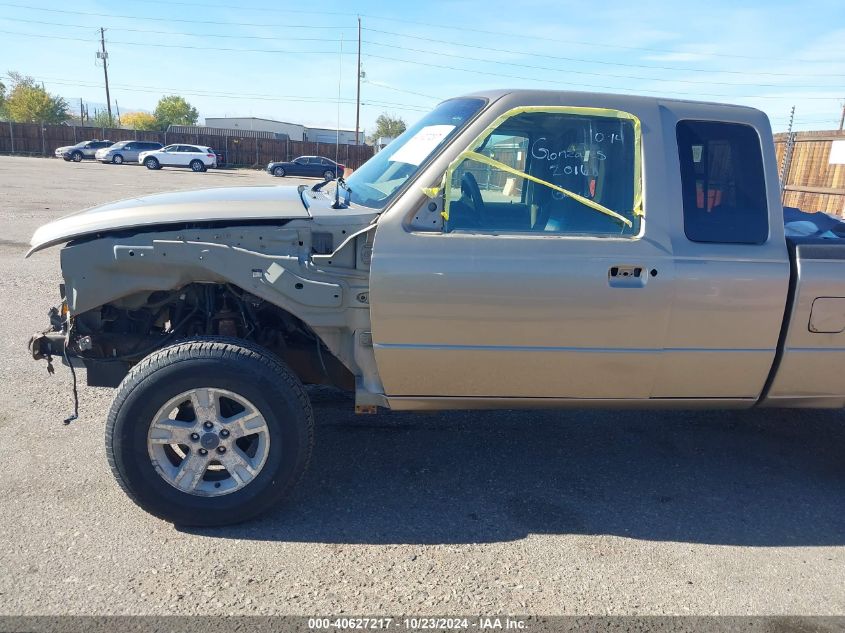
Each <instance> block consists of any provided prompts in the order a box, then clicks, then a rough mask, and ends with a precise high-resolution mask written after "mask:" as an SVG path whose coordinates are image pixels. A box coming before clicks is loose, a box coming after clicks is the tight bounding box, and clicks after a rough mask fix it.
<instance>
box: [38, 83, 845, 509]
mask: <svg viewBox="0 0 845 633" xmlns="http://www.w3.org/2000/svg"><path fill="white" fill-rule="evenodd" d="M788 212H789V213H790V217H789V218H787V221H786V222H785V219H784V209H783V207H782V206H781V201H780V193H779V182H778V169H777V165H776V160H775V152H774V146H773V143H772V133H771V129H770V127H769V122H768V120H767V118H766V116H765V115H764V114H763V113H761V112H759V111H757V110H754V109H751V108H746V107H738V106H731V105H720V104H713V103H695V102H691V101H672V100H665V99H657V98H644V97H632V96H622V95H603V94H591V93H577V92H547V91H494V92H484V93H478V94H473V95H469V96H466V97H460V98H457V99H451V100H448V101H444V102H443V103H441V104H440V105H439V106H437V108H435V109H434V110H433V111H432V112H431V113H430V114H428V115H426V116H425V117H423V118H422V120H420V121H419V122H418V123H416V124H415V125H414V126H412V127H411V128H410V129H408V131H407V132H405V133H404V134H403V135H402V136H400V137H399V138H398V139H396V140H395V141H394V142H393V143H391V144H390V145H389V146H388V147H387V148H386V149H384V150H383V151H381V152H379V153H378V154H376V156H375V157H374V158H372V159H371V160H370V161H368V162H367V163H366V164H365V165H364V166H362V167H361V168H359V169H358V170H356V171H355V173H354V174H353V175H352V176H351V177H349V178H348V179H347V180H346V181H344V180H342V179H340V180H336V181H334V182H332V181H326V182H325V183H321V184H318V185H315V186H314V187H305V186H300V187H298V188H297V187H276V186H268V187H244V188H229V189H213V190H206V191H196V192H187V193H168V194H161V195H153V196H148V197H145V198H139V199H131V200H124V201H122V202H116V203H113V204H109V205H106V206H103V207H98V208H94V209H89V210H86V211H82V212H80V213H77V214H75V215H71V216H68V217H65V218H62V219H60V220H57V221H55V222H53V223H51V224H48V225H46V226H43V227H41V228H39V229H38V231H37V232H36V233H35V235H34V236H33V238H32V251H31V252H35V251H39V250H41V249H43V248H46V247H48V246H52V245H57V244H65V246H64V247H63V248H62V251H61V265H62V272H63V275H64V281H65V283H64V284H63V286H62V290H61V292H62V304H61V307H59V308H55V309H54V310H53V311H52V313H51V314H52V318H51V321H52V328H51V329H50V330H48V331H47V332H45V333H43V334H39V335H37V336H35V337H33V339H32V341H31V344H30V347H31V351H32V353H33V355H34V356H35V357H36V358H47V359H48V360H50V359H52V358H53V357H56V358H59V357H61V358H62V359H63V360H64V362H65V364H69V365H70V366H71V367H84V368H85V369H86V373H87V380H88V383H89V384H92V385H106V386H113V387H117V388H118V389H117V392H116V396H115V399H114V403H113V405H112V407H111V411H110V413H109V416H108V423H107V429H106V441H107V448H108V454H109V461H110V463H111V465H112V468H113V471H114V474H115V475H116V477H117V480H118V481H119V482H120V484H121V485H122V486H123V488H124V489H125V490H126V491H127V493H129V495H130V496H131V497H132V498H133V499H134V500H135V501H136V502H137V503H138V505H140V506H141V507H143V508H144V509H146V510H148V511H149V512H151V513H153V514H155V515H157V516H159V517H162V518H165V519H168V520H171V521H174V522H177V523H181V524H194V525H219V524H225V523H232V522H237V521H241V520H245V519H248V518H250V517H253V516H255V515H257V514H259V513H260V512H262V511H264V510H265V509H267V508H268V507H270V506H271V505H273V504H274V503H275V502H277V501H278V500H279V499H281V498H282V497H284V496H285V495H286V494H287V493H288V492H289V491H290V490H291V488H292V487H293V486H294V485H295V484H296V482H297V481H298V480H299V478H300V477H301V475H302V473H303V471H304V469H305V467H306V465H307V463H308V460H309V456H310V453H311V445H312V437H313V432H312V427H313V417H312V411H311V407H310V404H309V401H308V395H307V392H306V391H305V390H304V389H303V383H306V384H307V383H311V384H314V383H324V384H331V385H336V386H338V387H340V388H343V389H346V390H348V391H350V392H353V393H354V395H355V406H356V409H357V410H358V411H359V412H367V413H371V412H376V411H377V409H378V408H379V407H383V408H390V409H398V410H422V409H425V410H433V409H452V408H515V407H520V408H531V407H655V408H656V407H664V408H665V407H677V408H688V407H712V408H724V407H732V408H749V407H842V406H843V404H845V380H843V378H842V376H843V372H845V240H842V239H840V237H842V236H845V228H843V225H842V224H841V223H840V222H839V221H838V220H836V219H835V218H831V217H829V216H823V215H821V214H818V215H817V214H812V215H811V214H802V213H800V212H798V211H796V210H788ZM785 225H787V226H785Z"/></svg>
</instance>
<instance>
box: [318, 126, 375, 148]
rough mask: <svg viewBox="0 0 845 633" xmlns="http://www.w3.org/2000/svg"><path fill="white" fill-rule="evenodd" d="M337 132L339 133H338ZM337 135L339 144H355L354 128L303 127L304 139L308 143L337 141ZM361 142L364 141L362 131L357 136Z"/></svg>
mask: <svg viewBox="0 0 845 633" xmlns="http://www.w3.org/2000/svg"><path fill="white" fill-rule="evenodd" d="M338 132H340V134H339V135H338ZM338 137H339V140H340V144H341V145H355V130H337V129H335V128H322V127H307V128H305V140H306V141H309V142H310V143H337V142H338ZM358 140H359V142H360V143H361V144H363V143H364V134H363V132H362V133H361V134H360V135H359V136H358Z"/></svg>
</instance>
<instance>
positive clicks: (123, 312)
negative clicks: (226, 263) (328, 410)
mask: <svg viewBox="0 0 845 633" xmlns="http://www.w3.org/2000/svg"><path fill="white" fill-rule="evenodd" d="M145 295H146V296H144V297H139V296H137V295H135V296H130V297H126V298H123V299H121V300H119V301H115V302H113V303H108V304H106V305H103V306H101V307H99V308H95V309H93V310H88V311H87V312H84V313H82V314H78V315H76V316H74V317H73V318H72V319H67V320H66V319H65V318H63V316H62V313H65V314H66V311H67V307H66V304H64V305H63V307H62V309H61V310H60V309H58V308H53V309H52V310H51V312H50V317H51V319H50V320H51V323H52V325H53V332H48V333H45V334H44V335H42V336H41V337H35V338H34V339H33V348H32V351H33V354H34V355H36V356H37V355H40V356H42V357H48V356H53V355H65V356H69V357H74V358H78V359H79V360H81V361H82V363H83V364H84V366H85V367H86V368H87V376H88V384H89V385H92V386H102V387H115V386H117V385H118V384H119V383H120V381H121V380H122V379H123V377H124V376H125V375H126V373H127V372H128V371H129V368H130V367H131V366H132V365H134V364H135V363H137V362H138V361H140V360H141V359H142V358H144V357H145V356H146V355H148V354H149V353H151V352H152V351H154V350H157V349H159V348H161V347H163V346H164V345H167V344H168V343H169V342H170V341H171V340H172V341H177V340H179V339H184V338H188V337H192V336H221V337H226V338H239V339H244V340H248V341H253V342H255V343H256V344H258V345H261V346H262V347H265V348H267V349H268V350H271V351H272V352H274V353H275V354H276V355H277V356H279V357H280V358H282V359H283V360H285V362H287V363H288V364H289V365H290V366H291V367H292V368H294V370H295V371H296V372H297V374H298V375H299V376H300V377H301V379H302V380H303V382H305V383H310V384H329V385H333V386H336V387H340V388H342V389H346V390H352V389H354V386H355V384H354V377H353V375H352V374H351V372H350V371H349V370H348V369H347V368H346V367H344V366H343V364H341V363H340V362H339V361H338V360H337V359H336V358H335V356H334V355H333V354H332V353H331V352H330V351H329V350H328V349H327V348H326V347H325V345H324V344H323V342H322V341H321V340H320V338H319V337H318V336H317V335H316V334H315V333H314V331H313V330H312V329H311V328H309V327H308V326H307V325H306V324H305V323H303V322H302V321H301V320H300V319H298V318H296V317H294V316H293V315H291V314H290V313H288V312H286V311H284V310H281V309H279V308H278V307H277V306H275V305H273V304H271V303H269V302H268V301H266V300H264V299H261V298H260V297H257V296H255V295H253V294H251V293H248V292H245V291H243V290H241V289H239V288H236V287H235V286H232V285H230V284H214V283H193V284H189V285H187V286H185V287H183V288H180V289H178V290H169V291H155V292H152V293H145ZM63 343H64V345H65V349H62V344H63Z"/></svg>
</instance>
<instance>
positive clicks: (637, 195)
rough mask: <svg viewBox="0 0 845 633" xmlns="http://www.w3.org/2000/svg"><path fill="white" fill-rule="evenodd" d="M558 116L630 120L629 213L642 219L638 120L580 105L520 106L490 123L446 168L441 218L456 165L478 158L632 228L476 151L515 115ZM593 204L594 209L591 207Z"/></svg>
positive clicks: (446, 208)
mask: <svg viewBox="0 0 845 633" xmlns="http://www.w3.org/2000/svg"><path fill="white" fill-rule="evenodd" d="M534 112H537V113H549V114H554V113H560V114H574V115H580V116H597V117H605V118H608V119H626V120H628V121H631V123H632V124H633V126H634V199H633V204H632V211H633V214H634V215H635V216H637V217H644V216H645V209H644V206H643V197H642V126H641V125H640V120H639V119H638V118H637V117H636V116H634V115H633V114H630V113H628V112H622V111H621V110H613V109H610V108H589V107H579V106H522V107H519V108H514V109H512V110H508V111H507V112H505V113H504V114H503V115H502V116H500V117H498V118H497V119H496V120H495V121H493V122H492V123H491V124H490V125H489V126H487V129H486V130H484V132H482V133H481V134H479V135H478V137H476V139H475V140H474V141H473V142H472V143H471V144H470V146H469V148H467V150H466V151H465V152H463V153H461V154H460V155H459V156H458V157H457V158H456V159H455V160H454V161H452V164H450V165H449V167H448V169H447V170H446V173H445V174H444V175H443V180H444V182H443V186H442V189H443V196H444V201H443V212H442V214H441V215H442V216H443V218H444V219H446V220H448V219H449V203H450V200H449V198H450V189H451V180H452V172H453V171H454V170H455V168H456V167H457V166H458V164H459V163H460V162H461V161H462V160H465V159H467V158H470V159H475V156H480V157H481V158H482V159H483V160H481V161H479V162H482V163H486V164H488V165H490V164H491V163H490V162H488V161H493V162H494V163H496V165H493V166H495V167H497V168H499V169H504V170H505V171H509V172H512V173H515V174H516V175H518V176H520V177H522V178H528V179H529V180H533V181H535V182H537V183H538V184H541V185H545V186H547V187H551V188H552V189H555V190H556V191H559V192H560V193H562V194H564V195H567V196H569V197H570V198H572V199H573V200H577V201H578V202H581V203H584V204H585V205H586V206H587V207H590V208H591V209H594V210H596V211H599V212H600V213H605V214H607V215H610V216H611V217H614V218H617V219H619V220H621V221H622V222H624V223H625V225H626V226H629V227H630V226H632V222H631V221H630V220H629V219H628V218H626V217H625V216H623V215H620V214H618V213H616V212H615V211H612V210H611V209H608V208H607V207H605V206H603V205H600V204H598V203H596V202H593V201H592V200H590V199H588V198H584V197H583V196H579V195H578V194H576V193H574V192H572V191H568V190H566V189H563V188H561V187H558V186H557V185H555V184H552V183H550V182H547V181H545V180H541V179H539V178H535V177H534V176H530V175H529V174H526V173H525V172H521V171H519V170H516V169H513V168H512V167H509V166H507V165H504V164H503V163H499V162H498V161H495V160H493V159H492V158H489V157H488V156H484V155H483V154H479V153H478V152H476V151H475V150H476V149H478V148H479V147H480V146H481V144H482V143H483V142H484V141H485V139H486V138H487V137H488V136H489V135H490V134H491V133H492V132H493V131H494V130H495V129H496V128H498V127H499V126H500V125H501V124H502V123H504V122H505V121H507V120H508V119H510V118H512V117H515V116H518V115H520V114H524V113H534ZM594 205H595V206H594ZM608 212H609V213H608Z"/></svg>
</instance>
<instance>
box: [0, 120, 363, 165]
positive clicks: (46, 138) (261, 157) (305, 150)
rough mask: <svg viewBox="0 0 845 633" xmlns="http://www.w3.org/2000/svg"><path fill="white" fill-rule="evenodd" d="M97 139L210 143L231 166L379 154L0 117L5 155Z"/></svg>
mask: <svg viewBox="0 0 845 633" xmlns="http://www.w3.org/2000/svg"><path fill="white" fill-rule="evenodd" d="M95 138H96V139H109V140H111V141H114V142H117V141H130V140H138V141H156V142H158V143H161V144H162V145H168V144H171V143H190V144H193V145H205V146H208V147H213V148H214V149H216V150H222V151H223V153H224V156H225V161H226V165H228V166H233V167H263V166H264V165H266V164H267V163H269V162H271V161H278V160H291V159H294V158H296V157H297V156H325V157H327V158H331V159H332V160H334V158H335V155H336V149H337V150H339V152H338V153H337V159H338V161H339V162H340V163H342V164H343V165H345V166H346V167H349V168H351V169H357V168H358V167H360V166H361V165H362V164H363V163H364V162H366V161H367V160H368V159H369V158H371V157H372V155H373V147H372V146H370V145H340V146H339V147H338V148H336V146H335V144H334V143H309V142H305V141H291V140H286V139H264V138H249V137H240V136H217V135H211V134H183V133H175V132H145V131H141V130H138V131H136V130H126V129H122V128H99V127H88V126H84V127H83V126H75V125H41V124H39V123H10V122H8V121H0V154H20V155H26V156H52V155H53V152H54V151H55V150H56V148H57V147H61V146H62V145H74V144H76V143H78V142H80V141H86V140H91V139H95Z"/></svg>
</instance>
